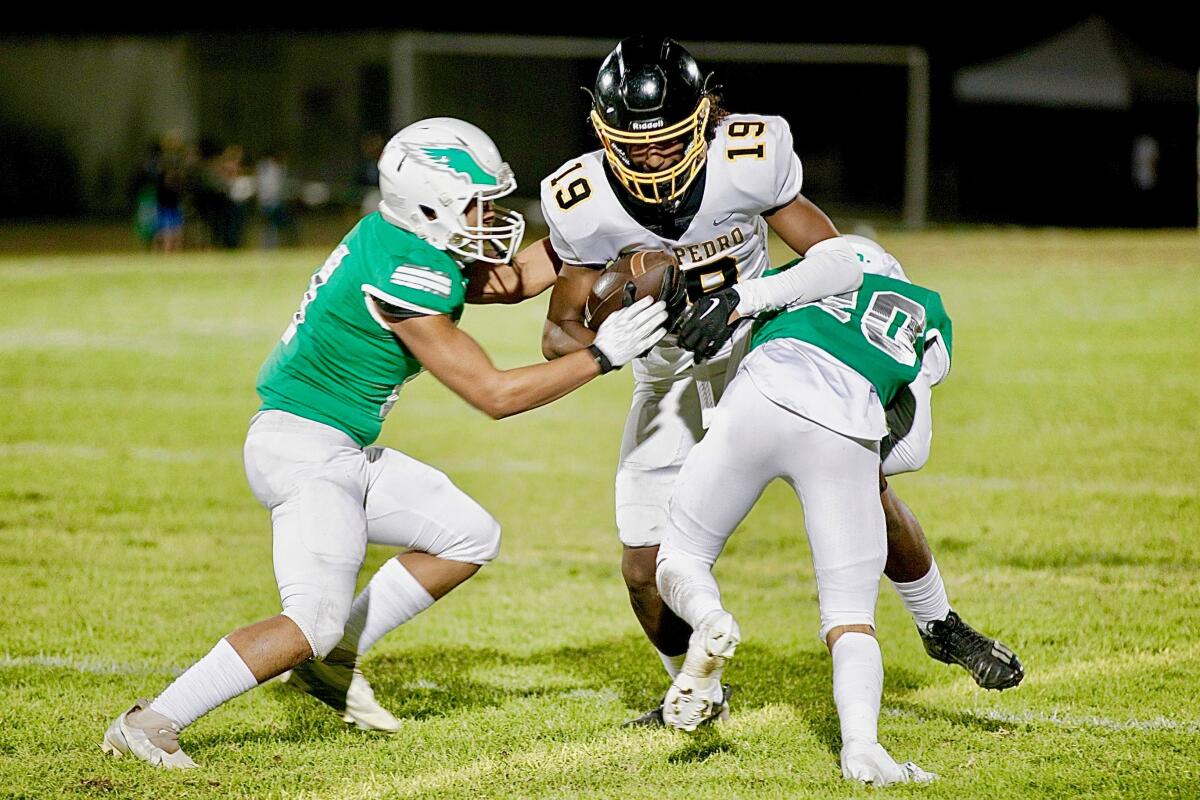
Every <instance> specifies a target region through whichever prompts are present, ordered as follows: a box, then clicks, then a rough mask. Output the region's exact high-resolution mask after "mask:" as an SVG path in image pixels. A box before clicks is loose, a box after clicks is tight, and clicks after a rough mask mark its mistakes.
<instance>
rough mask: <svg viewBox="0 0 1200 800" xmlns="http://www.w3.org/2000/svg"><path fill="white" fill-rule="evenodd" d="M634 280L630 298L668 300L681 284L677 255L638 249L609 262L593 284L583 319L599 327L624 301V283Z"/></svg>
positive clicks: (595, 327)
mask: <svg viewBox="0 0 1200 800" xmlns="http://www.w3.org/2000/svg"><path fill="white" fill-rule="evenodd" d="M629 283H632V284H633V287H634V293H633V300H641V299H642V298H643V297H652V298H654V299H655V300H670V296H671V295H673V294H674V293H675V291H676V289H677V287H678V286H679V284H680V272H679V259H677V258H676V257H675V254H674V253H670V252H667V251H665V250H639V251H638V252H636V253H629V254H627V255H623V256H621V257H620V258H618V259H617V260H616V261H614V262H613V263H611V264H609V265H608V268H607V269H605V270H604V272H603V273H601V275H600V277H599V278H597V279H596V282H595V283H594V284H593V285H592V292H591V294H590V295H588V299H587V304H586V305H585V306H584V308H583V323H584V324H585V325H587V326H588V327H589V328H591V329H592V330H594V331H595V330H599V329H600V325H601V324H602V323H603V322H604V320H606V319H608V315H609V314H611V313H613V312H614V311H616V310H617V309H618V308H621V307H622V306H623V305H624V304H625V286H626V285H627V284H629Z"/></svg>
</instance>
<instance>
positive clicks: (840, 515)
mask: <svg viewBox="0 0 1200 800" xmlns="http://www.w3.org/2000/svg"><path fill="white" fill-rule="evenodd" d="M774 478H783V479H784V480H786V481H787V482H788V483H789V484H791V486H792V488H793V489H794V490H795V492H796V494H797V496H798V497H799V498H800V502H801V503H802V504H803V506H804V525H805V528H806V530H807V532H808V541H809V546H810V548H811V550H812V559H813V567H814V571H815V572H816V578H817V593H818V597H819V602H820V610H821V629H820V636H821V639H822V640H824V639H825V636H826V634H827V633H828V632H829V631H830V630H831V629H832V628H835V627H837V626H839V625H874V624H875V601H876V598H877V595H878V593H879V578H880V576H881V575H882V574H883V567H884V563H885V562H886V560H887V535H886V530H885V525H884V518H883V508H882V506H881V505H880V503H879V449H878V443H877V442H873V441H863V440H858V439H851V438H849V437H846V436H843V435H841V434H838V433H834V432H833V431H831V430H829V429H828V428H823V427H821V426H820V425H817V424H816V423H814V422H812V421H810V420H808V419H805V418H804V417H801V416H799V415H798V414H794V413H792V412H791V411H787V410H786V409H784V408H782V407H780V406H778V405H776V404H775V403H773V402H771V401H770V400H768V399H767V398H766V397H764V396H763V395H762V394H761V393H760V392H759V391H758V389H757V388H756V387H755V386H754V382H753V381H752V380H751V379H750V377H749V376H748V375H747V374H746V373H744V372H742V373H739V374H738V375H737V377H735V378H734V380H733V381H732V383H730V385H729V386H728V387H727V388H726V390H725V396H724V397H723V398H722V399H721V402H720V404H719V405H718V406H717V410H716V414H715V416H714V418H713V424H712V427H711V428H710V429H709V430H708V434H707V435H706V436H705V437H704V439H703V440H702V441H701V442H700V443H699V444H697V445H696V446H695V448H693V450H692V453H691V456H690V457H689V458H688V459H687V462H686V463H685V464H684V465H683V469H682V470H681V472H680V474H679V480H678V482H677V483H676V486H675V493H674V495H673V497H672V499H671V508H670V527H669V529H668V531H667V534H666V536H665V537H664V539H663V542H662V544H661V546H660V549H659V553H658V560H659V566H658V586H659V591H660V592H661V593H662V596H663V599H664V600H665V601H666V602H667V604H668V605H669V606H670V607H671V609H672V610H673V611H675V613H677V614H679V615H680V617H681V618H683V619H684V620H685V621H687V622H688V623H690V624H692V625H693V627H694V626H695V625H696V624H698V623H699V621H700V620H701V619H703V618H704V616H705V615H706V614H708V613H710V612H711V611H713V610H717V609H719V608H720V601H719V597H720V595H719V592H718V590H717V584H716V580H715V579H714V578H713V576H712V572H711V569H712V565H713V563H715V562H716V560H717V557H718V556H720V554H721V550H722V549H723V548H724V546H725V542H726V541H727V540H728V539H729V536H730V534H732V533H733V530H734V528H736V527H737V525H738V523H740V522H741V521H742V519H743V518H744V517H745V516H746V514H747V513H748V512H749V511H750V508H751V507H752V506H753V505H754V503H755V502H756V501H757V500H758V498H759V495H761V494H762V490H763V489H764V488H765V487H766V485H767V484H768V483H770V482H771V480H772V479H774Z"/></svg>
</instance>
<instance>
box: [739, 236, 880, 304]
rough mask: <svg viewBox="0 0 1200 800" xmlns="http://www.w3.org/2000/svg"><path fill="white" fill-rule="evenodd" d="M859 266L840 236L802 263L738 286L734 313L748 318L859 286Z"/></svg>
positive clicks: (817, 248) (817, 246)
mask: <svg viewBox="0 0 1200 800" xmlns="http://www.w3.org/2000/svg"><path fill="white" fill-rule="evenodd" d="M862 276H863V271H862V265H861V264H859V262H858V255H857V254H856V253H855V252H854V248H853V247H852V246H851V245H850V243H849V242H847V241H846V240H845V239H843V238H842V237H840V236H835V237H833V238H832V239H825V240H824V241H821V242H817V243H816V244H814V245H813V246H812V247H810V248H809V249H808V252H807V253H806V254H805V256H804V260H803V261H802V262H800V263H799V264H797V265H796V266H794V267H792V268H791V269H787V270H784V271H783V272H780V273H778V274H776V275H769V276H767V277H764V278H753V279H751V280H748V281H744V282H742V283H739V284H738V285H737V286H736V287H735V288H736V289H737V293H738V297H739V301H738V305H737V312H738V314H739V315H740V316H743V317H745V316H750V315H752V314H757V313H759V312H762V311H771V310H773V309H776V308H783V307H784V306H786V305H791V304H793V303H796V304H800V303H811V302H813V301H815V300H820V299H821V298H823V297H829V296H830V295H835V294H842V293H843V292H849V291H853V290H854V289H857V288H858V287H859V286H861V285H862Z"/></svg>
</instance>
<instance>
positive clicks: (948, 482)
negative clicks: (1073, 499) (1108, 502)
mask: <svg viewBox="0 0 1200 800" xmlns="http://www.w3.org/2000/svg"><path fill="white" fill-rule="evenodd" d="M911 480H914V481H921V482H928V483H933V484H939V485H943V486H955V487H970V488H974V489H985V490H988V491H995V492H1011V491H1019V492H1030V493H1035V494H1036V493H1041V492H1045V491H1046V490H1047V489H1050V490H1052V491H1062V492H1080V493H1085V494H1120V495H1126V496H1128V495H1156V496H1159V497H1196V496H1197V495H1200V488H1198V487H1197V486H1196V485H1195V484H1194V483H1162V482H1158V481H1153V482H1151V481H1124V480H1120V481H1118V480H1109V481H1105V480H1099V481H1095V480H1087V481H1084V480H1072V479H1070V478H1064V477H1061V476H1055V477H1045V478H1026V479H1020V478H999V477H978V476H971V475H946V474H939V475H921V474H920V473H914V477H913V478H911Z"/></svg>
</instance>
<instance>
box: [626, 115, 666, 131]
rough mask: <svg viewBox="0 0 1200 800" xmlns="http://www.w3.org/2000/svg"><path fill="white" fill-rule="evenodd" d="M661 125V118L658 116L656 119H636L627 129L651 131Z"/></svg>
mask: <svg viewBox="0 0 1200 800" xmlns="http://www.w3.org/2000/svg"><path fill="white" fill-rule="evenodd" d="M662 126H663V119H662V117H658V118H657V119H642V120H637V121H636V122H634V123H632V124H631V125H630V126H629V129H630V130H634V131H652V130H654V129H655V128H661V127H662Z"/></svg>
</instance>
